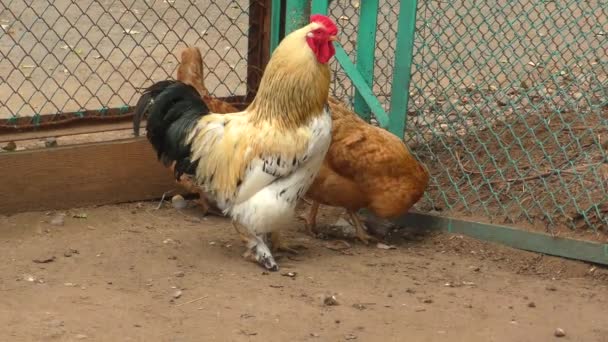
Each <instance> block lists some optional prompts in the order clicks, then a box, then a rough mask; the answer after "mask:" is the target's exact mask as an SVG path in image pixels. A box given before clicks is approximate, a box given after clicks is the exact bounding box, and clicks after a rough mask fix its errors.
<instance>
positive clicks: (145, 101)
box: [133, 80, 176, 137]
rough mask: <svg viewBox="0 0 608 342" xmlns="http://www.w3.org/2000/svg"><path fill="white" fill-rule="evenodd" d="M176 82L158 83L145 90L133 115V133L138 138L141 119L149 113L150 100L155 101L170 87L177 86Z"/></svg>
mask: <svg viewBox="0 0 608 342" xmlns="http://www.w3.org/2000/svg"><path fill="white" fill-rule="evenodd" d="M175 82H176V81H173V80H166V81H160V82H156V83H154V84H153V85H151V86H150V87H148V88H147V89H146V90H144V93H143V95H142V96H141V97H140V98H139V101H137V105H135V112H134V113H133V133H134V134H135V136H136V137H138V136H139V125H140V124H141V119H143V116H144V114H145V113H146V112H147V110H148V107H149V106H150V105H151V102H150V100H154V98H156V97H157V96H158V95H159V94H160V93H161V92H162V91H163V90H165V89H166V88H167V87H168V86H170V85H172V84H175Z"/></svg>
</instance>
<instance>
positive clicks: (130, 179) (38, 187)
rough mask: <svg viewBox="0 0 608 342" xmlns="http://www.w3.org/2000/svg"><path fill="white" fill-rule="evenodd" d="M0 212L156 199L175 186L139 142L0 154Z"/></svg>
mask: <svg viewBox="0 0 608 342" xmlns="http://www.w3.org/2000/svg"><path fill="white" fill-rule="evenodd" d="M0 174H2V178H0V189H2V195H3V196H0V214H13V213H17V212H24V211H38V210H51V209H66V208H74V207H82V206H88V205H97V204H111V203H120V202H129V201H138V200H148V199H154V198H159V197H160V196H162V194H163V193H164V192H166V191H169V190H171V189H176V188H177V185H176V184H175V182H174V181H173V177H172V176H171V173H170V171H169V170H167V169H166V168H164V167H163V165H162V164H161V163H159V162H158V161H157V160H156V154H155V153H154V151H153V149H152V146H150V144H149V143H148V141H147V140H146V139H145V138H137V139H127V140H121V141H113V142H105V143H94V144H86V145H76V146H66V147H57V148H53V149H44V150H33V151H20V152H11V153H1V154H0Z"/></svg>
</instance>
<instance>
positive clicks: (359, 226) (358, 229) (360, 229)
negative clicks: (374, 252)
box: [347, 210, 378, 245]
mask: <svg viewBox="0 0 608 342" xmlns="http://www.w3.org/2000/svg"><path fill="white" fill-rule="evenodd" d="M347 212H348V216H349V218H350V220H351V221H352V222H353V224H354V226H355V236H356V237H357V239H359V240H360V241H361V242H363V243H364V244H366V245H367V244H369V242H370V241H372V242H374V241H378V239H376V238H375V237H373V236H371V235H369V234H367V231H366V230H365V225H364V224H363V222H361V219H360V218H359V215H357V213H355V212H353V211H350V210H348V211H347Z"/></svg>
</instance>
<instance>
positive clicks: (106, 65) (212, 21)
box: [0, 0, 250, 125]
mask: <svg viewBox="0 0 608 342" xmlns="http://www.w3.org/2000/svg"><path fill="white" fill-rule="evenodd" d="M249 3H250V2H249V1H246V0H239V1H228V0H225V1H197V0H146V1H136V0H79V1H70V0H58V1H29V0H8V1H2V2H1V3H0V24H1V29H0V119H8V122H12V123H14V124H16V125H20V124H22V125H26V124H39V123H40V121H41V120H42V121H57V120H60V119H62V118H65V117H66V115H68V113H72V114H75V115H77V116H86V115H91V116H103V115H107V114H109V113H110V112H112V113H118V114H120V113H126V112H127V111H128V110H129V105H133V104H134V103H135V102H136V101H137V97H138V94H139V90H140V88H142V87H145V86H147V85H149V84H151V83H152V82H153V81H158V80H161V79H167V78H170V77H175V70H176V68H177V62H178V58H179V55H180V52H181V49H182V48H183V47H185V46H197V47H199V48H200V49H201V51H202V53H203V55H204V63H205V65H206V77H205V81H206V83H207V87H208V88H209V90H210V91H211V92H213V94H215V95H216V96H219V97H226V96H230V95H245V92H246V85H247V84H246V79H247V63H248V60H247V52H248V30H249ZM49 115H50V116H49ZM19 118H21V119H19Z"/></svg>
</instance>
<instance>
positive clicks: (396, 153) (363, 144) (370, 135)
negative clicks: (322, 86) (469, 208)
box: [305, 97, 429, 243]
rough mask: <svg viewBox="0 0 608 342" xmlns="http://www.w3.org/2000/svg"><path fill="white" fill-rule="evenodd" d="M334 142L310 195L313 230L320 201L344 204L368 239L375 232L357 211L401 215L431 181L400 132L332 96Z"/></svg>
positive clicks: (362, 237) (309, 226) (310, 228)
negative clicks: (372, 121) (367, 119)
mask: <svg viewBox="0 0 608 342" xmlns="http://www.w3.org/2000/svg"><path fill="white" fill-rule="evenodd" d="M329 107H330V109H331V115H332V120H333V130H332V143H331V145H330V147H329V151H328V152H327V155H326V157H325V161H324V163H323V165H322V167H321V170H320V171H319V174H318V175H317V177H316V179H315V181H314V183H313V184H312V186H311V187H310V188H309V190H308V193H307V197H309V198H310V199H311V200H312V201H313V204H312V207H311V209H310V212H309V214H308V215H307V216H305V220H306V227H307V229H308V231H309V233H314V230H315V225H316V214H317V209H318V207H319V204H325V205H329V206H334V207H343V208H345V209H346V210H347V212H348V215H349V217H350V219H351V221H352V224H353V225H354V227H355V229H356V236H357V238H358V239H360V240H361V241H363V242H365V243H367V242H368V241H369V240H371V239H373V238H371V237H370V236H369V235H368V234H367V233H366V230H365V227H364V225H363V223H362V222H361V219H360V218H359V217H358V215H357V213H356V212H357V211H358V210H359V209H363V208H367V209H368V210H370V211H371V212H372V213H373V214H375V215H376V216H378V217H381V218H395V217H397V216H399V215H402V214H404V213H406V212H408V210H409V209H410V208H411V207H412V206H413V205H414V204H415V203H416V202H417V201H418V200H419V199H420V198H421V197H422V195H423V194H424V191H425V189H426V187H427V185H428V182H429V174H428V172H427V170H426V168H425V167H424V166H423V165H422V164H421V163H420V162H418V161H417V160H416V158H414V156H413V155H412V154H411V153H410V151H409V149H408V148H407V146H406V145H405V144H404V143H403V141H401V139H399V138H397V137H396V136H395V135H393V134H391V133H389V132H387V131H385V130H383V129H381V128H379V127H375V126H372V125H370V124H368V123H367V122H365V121H363V120H362V119H361V118H359V117H358V116H357V115H356V114H355V113H353V112H352V111H350V110H349V109H348V108H346V107H345V106H344V105H343V104H342V103H340V102H339V101H338V100H336V99H335V98H333V97H330V98H329Z"/></svg>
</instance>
